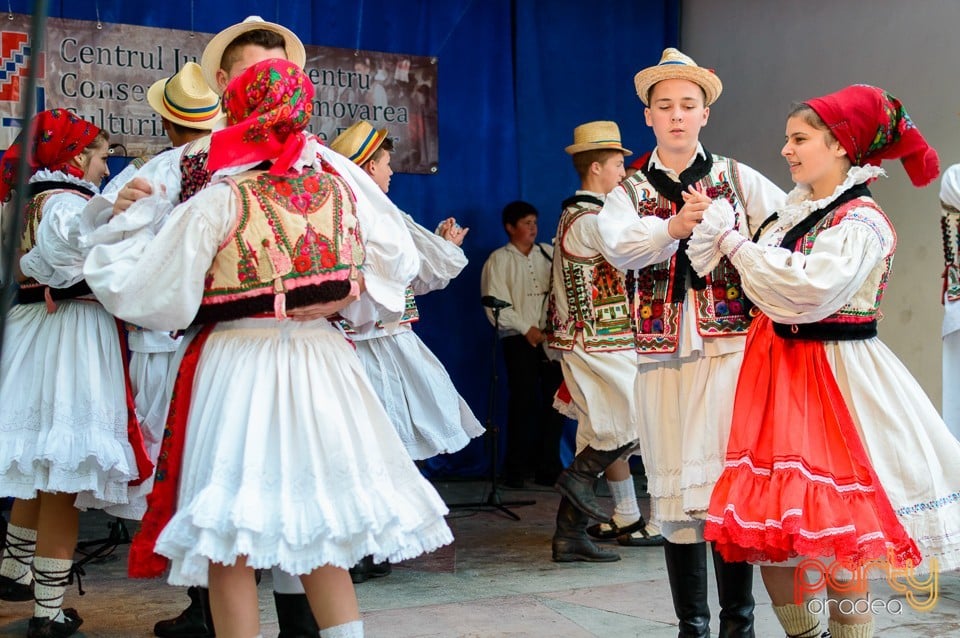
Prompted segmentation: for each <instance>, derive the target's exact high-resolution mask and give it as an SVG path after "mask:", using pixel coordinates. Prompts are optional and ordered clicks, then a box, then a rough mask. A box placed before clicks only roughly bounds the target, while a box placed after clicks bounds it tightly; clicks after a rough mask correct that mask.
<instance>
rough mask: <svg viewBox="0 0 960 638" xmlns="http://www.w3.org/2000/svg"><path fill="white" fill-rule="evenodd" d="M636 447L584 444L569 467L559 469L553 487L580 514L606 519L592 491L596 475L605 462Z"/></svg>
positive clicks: (604, 520)
mask: <svg viewBox="0 0 960 638" xmlns="http://www.w3.org/2000/svg"><path fill="white" fill-rule="evenodd" d="M636 447H637V444H636V443H628V444H627V445H624V446H622V447H618V448H617V449H616V450H595V449H593V448H592V447H585V448H584V449H583V451H582V452H580V454H577V456H575V457H574V459H573V463H571V464H570V467H568V468H567V469H565V470H564V471H562V472H560V476H558V477H557V483H556V485H554V487H555V488H556V489H557V491H558V492H560V493H561V494H563V495H564V496H566V497H567V498H569V499H570V500H571V501H572V502H573V504H574V505H575V506H576V507H577V508H578V509H579V510H580V511H581V512H583V513H584V514H587V515H589V516H591V517H592V518H595V519H597V520H598V521H602V522H607V521H609V520H610V514H609V513H608V512H607V511H606V510H604V509H603V508H602V507H600V503H598V502H597V497H596V495H595V494H594V487H595V486H596V484H597V477H598V476H600V473H601V472H603V471H604V470H605V469H607V466H608V465H610V464H611V463H613V462H614V461H616V460H617V459H619V458H620V457H621V456H623V455H624V454H626V453H627V452H629V451H630V450H632V449H634V448H636Z"/></svg>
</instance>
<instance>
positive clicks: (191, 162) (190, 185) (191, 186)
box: [180, 135, 212, 202]
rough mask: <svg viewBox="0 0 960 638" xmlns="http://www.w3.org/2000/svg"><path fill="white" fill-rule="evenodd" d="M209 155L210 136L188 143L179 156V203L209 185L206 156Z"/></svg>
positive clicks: (209, 174) (209, 175)
mask: <svg viewBox="0 0 960 638" xmlns="http://www.w3.org/2000/svg"><path fill="white" fill-rule="evenodd" d="M209 153H210V136H209V135H204V136H203V137H201V138H200V139H197V140H194V141H192V142H190V143H189V144H188V146H187V148H185V149H184V150H183V154H182V155H181V156H180V201H181V202H185V201H187V200H188V199H190V198H191V197H193V196H194V195H196V194H197V192H198V191H199V190H200V189H201V188H203V187H204V186H206V185H207V184H209V183H210V178H211V177H212V174H211V173H210V171H208V170H207V155H208V154H209Z"/></svg>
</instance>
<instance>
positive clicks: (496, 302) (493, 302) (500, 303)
mask: <svg viewBox="0 0 960 638" xmlns="http://www.w3.org/2000/svg"><path fill="white" fill-rule="evenodd" d="M480 303H481V304H483V305H484V306H486V307H487V308H493V309H495V310H502V309H504V308H509V307H510V306H512V305H513V304H511V303H509V302H507V301H504V300H503V299H497V298H496V297H494V296H493V295H484V296H482V297H480Z"/></svg>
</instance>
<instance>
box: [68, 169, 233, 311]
mask: <svg viewBox="0 0 960 638" xmlns="http://www.w3.org/2000/svg"><path fill="white" fill-rule="evenodd" d="M236 210H237V202H236V201H235V197H234V194H233V191H232V190H231V188H230V187H229V186H228V185H227V184H215V185H213V186H210V187H208V188H206V189H204V190H203V191H201V192H199V193H197V195H195V196H194V197H192V198H190V200H189V201H187V202H185V203H183V204H181V205H179V206H177V207H176V208H175V209H174V210H173V212H172V213H171V214H170V217H169V219H168V220H167V221H166V223H165V224H164V225H163V228H162V229H160V231H159V232H158V233H156V234H155V233H154V230H153V227H151V226H147V227H144V228H142V229H140V230H139V231H137V232H135V233H133V234H130V235H129V236H128V237H126V238H125V239H122V240H120V241H116V242H115V243H102V244H98V245H95V246H93V247H92V248H91V250H90V254H89V255H88V256H87V260H86V262H85V264H84V268H83V275H84V277H86V280H87V284H88V285H89V286H90V289H91V290H93V292H94V294H95V295H96V296H97V299H99V300H100V302H101V303H102V304H103V305H104V307H105V308H106V309H107V310H108V311H109V312H110V313H111V314H113V315H116V316H117V317H120V318H121V319H124V320H126V321H129V322H131V323H135V324H137V325H139V326H143V327H144V328H150V329H153V330H180V329H183V328H186V327H187V326H188V325H190V322H191V321H192V320H193V318H194V316H196V314H197V310H198V309H199V308H200V301H201V299H202V298H203V289H204V277H205V276H206V273H207V271H208V270H209V269H210V265H211V264H212V263H213V259H214V257H215V256H216V254H217V251H218V249H219V246H220V245H221V244H222V243H223V241H224V240H225V239H226V237H227V235H228V234H229V233H230V230H231V228H232V227H233V224H234V222H235V219H236V212H235V211H236ZM122 217H123V215H119V216H117V217H115V218H114V219H113V220H112V221H111V222H109V223H111V224H112V223H114V221H117V220H122ZM108 225H109V224H108ZM105 236H106V235H105ZM111 236H112V237H113V238H114V239H116V238H117V237H119V236H120V234H118V233H114V234H112V235H111Z"/></svg>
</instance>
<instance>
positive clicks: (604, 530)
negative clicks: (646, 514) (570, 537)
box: [587, 516, 647, 541]
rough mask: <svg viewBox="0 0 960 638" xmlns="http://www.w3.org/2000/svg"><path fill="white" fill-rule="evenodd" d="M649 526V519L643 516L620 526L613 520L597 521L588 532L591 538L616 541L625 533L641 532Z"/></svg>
mask: <svg viewBox="0 0 960 638" xmlns="http://www.w3.org/2000/svg"><path fill="white" fill-rule="evenodd" d="M646 526H647V521H645V520H643V517H642V516H641V517H640V518H639V519H638V520H636V521H634V522H633V523H630V524H629V525H624V526H623V527H619V526H618V525H617V524H616V523H615V522H614V521H613V520H611V521H610V522H609V523H596V524H594V525H591V526H590V527H588V528H587V534H588V535H589V536H590V538H593V539H596V540H598V541H614V540H617V539H618V538H619V537H621V536H623V535H625V534H633V533H634V532H639V531H640V530H642V529H643V528H645V527H646Z"/></svg>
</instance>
